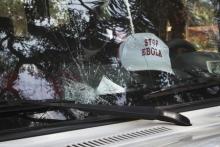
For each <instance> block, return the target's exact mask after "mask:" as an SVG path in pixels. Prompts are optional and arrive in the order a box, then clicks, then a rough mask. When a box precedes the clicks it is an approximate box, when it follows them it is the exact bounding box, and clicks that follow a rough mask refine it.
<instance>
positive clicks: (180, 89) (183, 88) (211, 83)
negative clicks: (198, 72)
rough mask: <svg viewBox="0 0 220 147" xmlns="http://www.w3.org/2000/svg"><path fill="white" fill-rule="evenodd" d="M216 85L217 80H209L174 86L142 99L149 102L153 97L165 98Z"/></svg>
mask: <svg viewBox="0 0 220 147" xmlns="http://www.w3.org/2000/svg"><path fill="white" fill-rule="evenodd" d="M217 85H220V81H219V80H216V81H213V80H211V81H206V82H202V83H195V84H190V85H189V84H186V85H180V86H174V87H171V88H167V89H163V90H158V91H155V92H152V93H149V94H145V95H144V96H143V98H144V99H145V100H149V99H151V98H155V97H161V96H167V95H171V94H176V93H180V92H187V91H193V90H198V89H202V88H208V87H212V86H217Z"/></svg>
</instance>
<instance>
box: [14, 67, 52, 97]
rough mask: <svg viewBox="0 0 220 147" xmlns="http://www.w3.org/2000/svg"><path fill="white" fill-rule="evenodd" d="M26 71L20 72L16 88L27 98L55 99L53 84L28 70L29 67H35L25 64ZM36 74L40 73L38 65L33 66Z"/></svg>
mask: <svg viewBox="0 0 220 147" xmlns="http://www.w3.org/2000/svg"><path fill="white" fill-rule="evenodd" d="M23 67H25V68H24V71H21V72H20V73H19V76H18V79H17V80H16V81H15V85H14V88H15V89H16V90H18V91H19V93H20V94H21V95H22V96H24V97H25V98H27V99H31V100H43V99H53V98H54V95H55V92H54V90H53V88H52V85H51V84H50V83H49V82H48V81H46V79H45V78H41V77H37V76H35V75H33V74H31V73H30V72H29V71H28V68H30V67H34V66H30V65H24V66H23ZM31 72H34V74H38V71H37V69H36V67H34V68H33V71H31Z"/></svg>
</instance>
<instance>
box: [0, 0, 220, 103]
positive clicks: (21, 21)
mask: <svg viewBox="0 0 220 147" xmlns="http://www.w3.org/2000/svg"><path fill="white" fill-rule="evenodd" d="M219 7H220V6H219V2H218V1H217V0H196V1H195V0H170V1H163V0H154V1H152V0H148V1H145V0H13V1H12V0H3V1H1V5H0V12H1V13H0V101H1V102H2V104H6V103H7V104H11V103H14V102H19V101H23V100H68V101H72V102H75V103H80V104H106V105H153V106H158V105H159V106H160V105H172V104H179V103H184V102H189V101H195V100H203V99H205V98H215V97H216V96H217V95H219V90H220V88H219V85H218V83H217V84H215V85H211V86H210V87H205V88H203V89H196V90H194V91H190V92H187V93H181V92H178V91H177V92H174V93H172V94H170V95H169V96H168V97H167V95H166V98H164V97H163V96H161V97H157V99H150V100H149V99H146V98H144V95H146V94H151V93H154V92H155V91H160V90H164V89H168V88H173V87H175V86H178V85H187V84H189V85H190V84H197V83H198V84H201V83H204V81H205V82H207V79H209V80H211V79H212V78H215V79H216V78H217V79H218V77H219V74H220V54H219V53H218V52H219V50H220V47H219V27H220V25H219V15H220V14H219V13H220V11H219ZM204 89H205V90H204ZM201 91H202V93H201Z"/></svg>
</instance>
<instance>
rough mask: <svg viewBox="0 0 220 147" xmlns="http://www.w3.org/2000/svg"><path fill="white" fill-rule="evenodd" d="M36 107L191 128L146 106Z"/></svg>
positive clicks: (172, 115)
mask: <svg viewBox="0 0 220 147" xmlns="http://www.w3.org/2000/svg"><path fill="white" fill-rule="evenodd" d="M31 103H32V104H33V103H35V104H36V105H43V106H49V107H58V108H74V109H79V110H82V111H87V112H93V113H97V114H107V115H112V116H120V117H124V118H135V119H147V120H161V121H166V122H171V123H174V124H177V125H181V126H191V123H190V120H189V119H188V118H187V117H185V116H183V115H181V114H179V113H174V112H169V111H164V110H160V109H157V108H154V107H147V106H106V105H90V104H75V103H73V102H69V101H67V102H66V101H65V102H43V103H42V102H31Z"/></svg>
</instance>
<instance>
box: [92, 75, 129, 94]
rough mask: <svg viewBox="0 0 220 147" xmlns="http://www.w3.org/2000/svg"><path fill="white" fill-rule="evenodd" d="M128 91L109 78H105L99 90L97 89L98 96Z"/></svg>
mask: <svg viewBox="0 0 220 147" xmlns="http://www.w3.org/2000/svg"><path fill="white" fill-rule="evenodd" d="M124 92H126V89H125V88H123V87H121V86H119V85H117V84H115V83H114V82H112V81H111V80H110V79H108V78H107V77H105V76H103V77H102V80H101V82H100V83H99V86H98V88H97V89H96V94H97V95H106V94H116V93H124Z"/></svg>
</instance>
